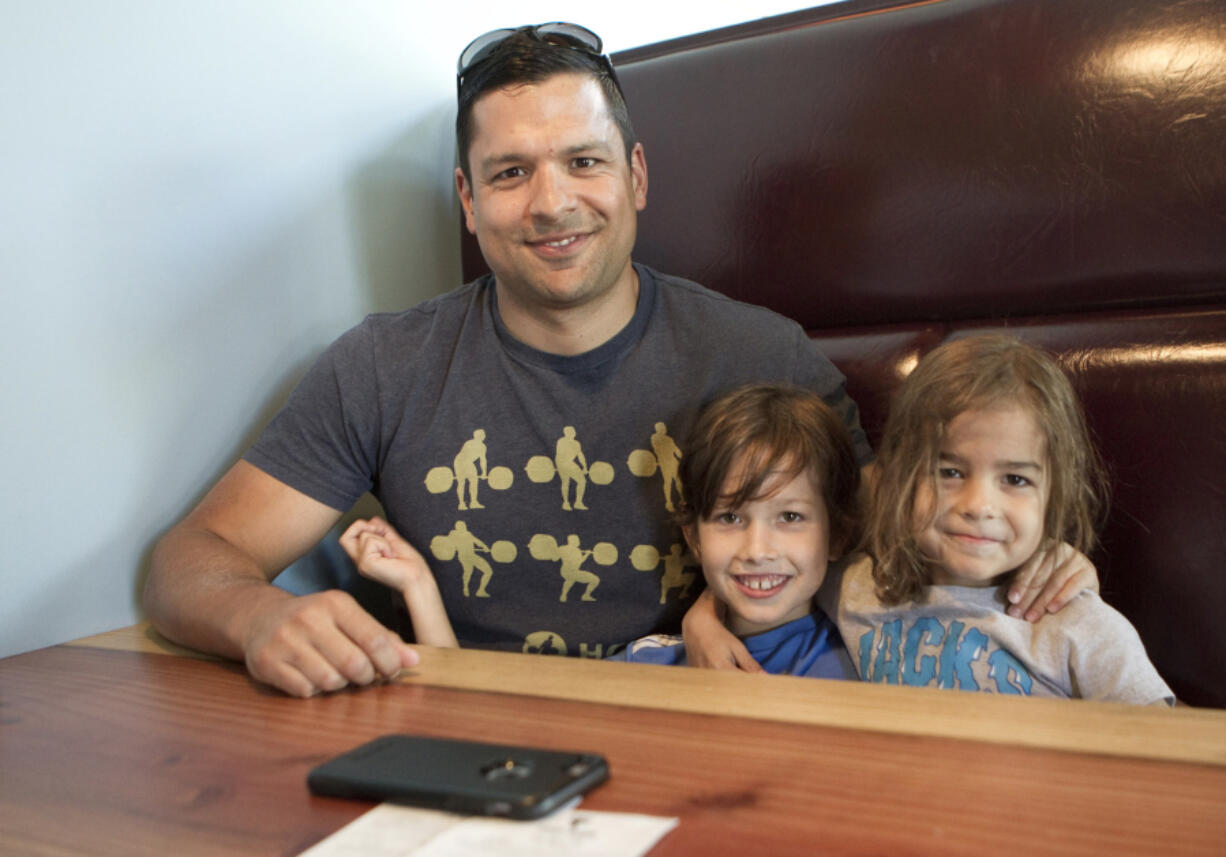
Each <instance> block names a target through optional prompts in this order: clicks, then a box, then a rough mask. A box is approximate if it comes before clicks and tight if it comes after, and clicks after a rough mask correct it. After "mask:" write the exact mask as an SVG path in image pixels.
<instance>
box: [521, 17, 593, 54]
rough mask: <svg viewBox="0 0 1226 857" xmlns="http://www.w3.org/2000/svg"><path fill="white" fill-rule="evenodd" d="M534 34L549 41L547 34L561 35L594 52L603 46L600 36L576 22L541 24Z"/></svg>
mask: <svg viewBox="0 0 1226 857" xmlns="http://www.w3.org/2000/svg"><path fill="white" fill-rule="evenodd" d="M536 34H537V36H539V37H540V38H542V39H545V40H546V41H549V39H548V38H547V37H549V36H561V37H562V38H563V39H566V40H568V41H571V42H576V43H578V44H579V45H581V46H582V47H583V48H585V49H587V50H589V51H591V52H592V53H594V54H598V53H600V49H601V48H602V47H603V42H601V41H600V36H598V35H596V34H595V33H593V32H592V31H591V30H589V29H588V28H587V27H580V26H579V25H578V24H568V23H566V22H565V21H554V22H553V23H552V24H541V25H540V26H539V27H537V28H536Z"/></svg>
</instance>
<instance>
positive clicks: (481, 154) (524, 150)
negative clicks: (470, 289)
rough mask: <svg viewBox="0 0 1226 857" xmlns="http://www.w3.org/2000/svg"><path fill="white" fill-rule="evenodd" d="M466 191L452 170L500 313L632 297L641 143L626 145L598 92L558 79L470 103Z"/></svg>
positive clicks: (642, 200)
mask: <svg viewBox="0 0 1226 857" xmlns="http://www.w3.org/2000/svg"><path fill="white" fill-rule="evenodd" d="M472 119H473V129H474V130H473V135H472V143H471V146H470V148H469V165H470V169H471V172H472V182H471V184H470V183H469V182H468V181H467V180H466V179H465V177H464V174H463V173H462V172H461V171H460V170H458V169H457V170H456V187H457V189H458V190H459V193H460V201H461V203H462V204H463V206H464V217H465V221H466V223H467V225H468V230H469V231H470V232H472V233H474V234H475V235H476V236H477V242H478V243H479V244H480V245H481V252H482V254H483V255H484V256H485V260H486V262H487V263H488V264H489V266H490V269H491V270H492V271H493V272H494V277H495V280H496V282H497V285H498V299H499V302H500V309H501V310H502V311H503V313H504V320H505V318H506V313H507V312H512V313H514V312H518V313H521V314H524V313H526V314H533V315H538V316H539V315H541V314H544V313H549V312H557V311H560V310H565V309H570V308H579V307H590V308H598V307H599V306H600V305H601V304H602V302H608V301H610V300H611V299H615V298H620V299H621V300H622V301H624V300H625V296H626V294H627V293H628V294H634V289H635V284H636V282H637V281H636V279H635V277H634V272H633V269H632V268H631V266H630V252H631V250H632V249H633V247H634V238H635V225H636V218H637V212H638V211H641V210H642V209H643V207H644V206H645V205H646V203H647V164H646V161H645V160H644V158H643V149H642V147H641V146H637V145H636V146H635V147H634V151H633V152H632V154H631V156H630V161H629V163H627V161H626V150H625V144H624V143H623V141H622V137H621V134H620V132H619V131H618V130H617V126H616V125H615V124H614V123H613V120H612V119H611V118H610V117H609V110H608V106H607V104H606V102H605V99H604V94H603V93H602V92H601V89H600V85H599V84H598V83H597V82H596V81H595V80H594V79H593V78H592V77H590V76H589V75H585V74H578V73H576V74H570V73H566V74H558V75H555V76H553V77H550V78H548V79H546V80H544V81H542V82H540V83H535V84H525V85H521V86H514V87H509V88H506V89H501V90H496V91H494V92H490V93H487V94H486V95H483V96H482V97H481V98H480V99H479V100H478V101H477V102H476V103H475V104H474V105H473V114H472Z"/></svg>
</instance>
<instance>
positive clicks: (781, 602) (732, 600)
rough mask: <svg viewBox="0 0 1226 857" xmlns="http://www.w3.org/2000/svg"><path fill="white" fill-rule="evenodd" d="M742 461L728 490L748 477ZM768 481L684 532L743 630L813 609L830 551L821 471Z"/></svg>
mask: <svg viewBox="0 0 1226 857" xmlns="http://www.w3.org/2000/svg"><path fill="white" fill-rule="evenodd" d="M738 469H739V468H734V469H733V472H732V474H731V475H730V477H729V479H728V480H727V482H726V483H725V485H724V488H723V493H724V494H725V495H727V494H730V493H731V492H732V491H733V490H734V489H735V488H736V486H738V485H740V484H741V482H740V479H739V478H738V477H739V476H740V474H739V472H738ZM762 487H763V490H762V496H760V497H758V498H756V499H754V500H751V501H749V502H748V503H746V504H745V505H743V506H741V507H739V508H736V509H733V508H730V507H717V508H716V509H715V510H714V512H713V513H712V514H711V515H710V516H709V517H707V518H704V519H700V520H699V521H698V522H697V524H695V525H694V526H691V527H687V528H686V532H685V537H686V540H687V541H688V542H689V543H690V549H691V550H692V551H693V552H694V555H695V556H697V557H698V559H699V560H700V561H701V562H702V572H703V575H704V576H705V577H706V579H707V585H708V586H709V587H711V590H712V592H713V593H714V594H715V597H716V598H717V599H719V600H720V601H721V602H723V603H724V604H725V605H727V608H728V628H729V630H731V631H732V633H734V634H736V635H737V636H739V637H746V636H749V635H751V634H759V633H762V632H764V631H769V630H770V629H772V628H776V627H778V626H780V625H783V624H785V623H787V622H790V621H792V620H793V619H799V618H801V617H802V616H806V615H808V614H809V613H811V612H813V595H814V593H816V592H817V588H818V587H819V586H820V585H821V582H822V579H823V578H825V576H826V563H827V561H828V559H829V553H830V538H829V532H830V518H829V515H828V514H827V510H826V503H825V501H824V500H823V499H822V495H821V491H820V490H819V486H818V484H817V476H816V474H814V473H812V472H811V471H802V472H801V473H799V474H797V475H796V476H795V477H788V476H787V475H786V474H783V473H776V474H772V475H771V477H770V478H768V479H767V480H766V482H765V483H764V484H763V486H762Z"/></svg>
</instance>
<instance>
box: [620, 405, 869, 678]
mask: <svg viewBox="0 0 1226 857" xmlns="http://www.w3.org/2000/svg"><path fill="white" fill-rule="evenodd" d="M682 453H683V455H682V459H681V484H682V487H683V489H684V492H685V501H684V503H683V504H682V506H681V508H680V510H679V511H678V513H677V521H678V523H679V524H680V525H681V528H682V532H683V533H684V535H685V540H686V542H687V543H688V544H689V547H690V550H691V552H692V553H693V555H694V557H695V558H696V559H697V560H698V561H699V562H700V563H701V564H702V572H703V576H704V577H705V578H706V581H707V586H708V587H709V588H710V589H711V591H712V593H713V594H714V596H715V600H716V602H717V604H718V605H719V607H720V608H721V610H722V611H723V620H724V622H725V624H726V625H727V627H728V629H729V630H730V631H731V632H732V633H733V634H735V635H736V636H738V637H740V638H741V639H742V641H743V642H744V644H745V646H746V648H748V649H749V653H750V654H751V655H752V656H753V657H754V659H755V660H757V661H758V663H759V664H761V665H762V668H763V669H764V670H765V671H766V672H769V673H777V674H786V675H802V676H811V677H820V678H850V679H855V678H857V674H856V670H855V667H854V665H853V664H852V662H851V660H850V658H849V657H848V654H847V650H846V648H845V647H844V645H843V641H842V638H841V637H840V636H839V633H838V630H837V629H836V628H835V626H834V624H833V623H832V622H831V621H830V619H828V618H827V617H826V615H825V614H824V613H822V612H821V611H820V610H819V609H818V608H817V607H816V606H815V604H814V603H813V596H814V593H816V592H817V589H818V587H819V586H820V585H821V582H822V580H823V578H825V576H826V566H827V563H828V562H829V561H830V560H831V559H834V558H837V556H838V555H839V554H841V553H842V552H844V551H846V550H847V549H849V548H850V547H852V545H851V544H850V541H851V540H852V539H853V538H854V535H853V534H854V532H855V524H856V521H857V506H856V494H857V489H858V487H859V482H860V470H859V467H858V466H857V464H856V460H855V456H854V454H853V452H852V446H851V439H850V438H849V436H848V434H847V430H846V429H845V428H844V427H843V425H842V423H841V422H840V420H839V419H838V417H837V416H835V414H834V412H833V411H831V410H830V409H829V408H828V407H827V406H826V405H825V404H824V403H823V402H822V401H821V399H820V398H818V397H817V396H816V395H814V394H813V393H811V392H808V391H806V390H801V389H798V388H793V387H788V386H782V385H776V384H754V385H750V386H747V387H742V388H739V389H737V390H734V391H732V392H730V393H727V394H725V395H723V396H721V397H719V398H718V399H716V400H715V401H713V402H711V403H710V404H709V405H708V406H707V407H706V408H704V410H703V411H702V413H701V414H700V415H699V417H698V420H697V421H696V423H695V428H694V430H693V431H692V432H691V433H690V437H689V440H688V442H687V444H686V445H685V446H684V447H682ZM613 659H614V660H626V661H635V662H642V663H657V664H684V663H685V662H686V657H685V645H684V643H683V642H682V639H681V637H680V636H672V635H653V636H649V637H643V638H641V639H639V640H635V641H634V642H633V643H631V644H630V645H629V646H628V647H627V648H626V649H625V650H623V651H622V652H620V653H619V654H617V655H614V656H613Z"/></svg>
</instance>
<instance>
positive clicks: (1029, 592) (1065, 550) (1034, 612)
mask: <svg viewBox="0 0 1226 857" xmlns="http://www.w3.org/2000/svg"><path fill="white" fill-rule="evenodd" d="M1087 589H1088V590H1090V591H1091V592H1097V591H1098V571H1097V569H1095V568H1094V563H1092V562H1090V559H1089V557H1087V556H1086V555H1085V554H1083V553H1082V552H1081V551H1079V550H1077V549H1076V548H1074V547H1073V546H1072V545H1070V544H1068V543H1067V542H1061V543H1060V544H1058V545H1057V546H1056V547H1054V548H1052V549H1051V550H1048V551H1039V552H1038V553H1036V554H1035V555H1034V556H1032V557H1031V558H1030V560H1029V561H1028V562H1026V564H1025V565H1023V566H1022V567H1021V568H1019V569H1018V570H1017V575H1016V576H1015V577H1014V579H1013V583H1012V584H1010V586H1009V605H1010V606H1009V611H1008V612H1009V615H1010V616H1015V617H1018V618H1021V617H1023V616H1024V617H1025V619H1026V621H1027V622H1038V621H1039V619H1041V618H1043V616H1045V615H1046V614H1048V613H1056V612H1059V611H1060V610H1062V609H1063V608H1064V605H1065V604H1068V603H1069V601H1071V600H1072V599H1073V598H1074V596H1076V595H1079V594H1080V593H1081V592H1083V591H1084V590H1087Z"/></svg>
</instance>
